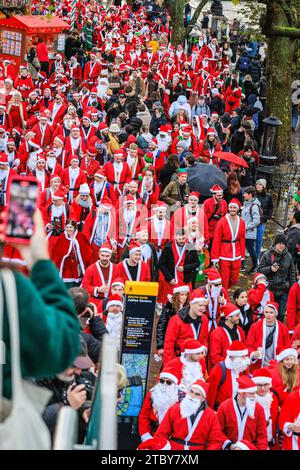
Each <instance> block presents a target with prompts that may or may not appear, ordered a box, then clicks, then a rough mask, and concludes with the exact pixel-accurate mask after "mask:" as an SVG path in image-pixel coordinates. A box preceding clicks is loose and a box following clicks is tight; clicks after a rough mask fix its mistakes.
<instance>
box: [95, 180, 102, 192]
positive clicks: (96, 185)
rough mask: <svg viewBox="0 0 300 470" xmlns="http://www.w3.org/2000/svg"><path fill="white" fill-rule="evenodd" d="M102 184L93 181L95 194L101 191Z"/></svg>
mask: <svg viewBox="0 0 300 470" xmlns="http://www.w3.org/2000/svg"><path fill="white" fill-rule="evenodd" d="M103 184H104V183H100V182H99V181H95V184H94V191H95V193H96V194H98V193H100V191H101V190H102V188H103Z"/></svg>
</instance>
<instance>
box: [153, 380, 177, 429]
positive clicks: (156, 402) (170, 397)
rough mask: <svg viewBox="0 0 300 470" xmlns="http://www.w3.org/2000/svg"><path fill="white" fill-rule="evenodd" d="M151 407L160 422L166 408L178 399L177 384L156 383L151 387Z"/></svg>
mask: <svg viewBox="0 0 300 470" xmlns="http://www.w3.org/2000/svg"><path fill="white" fill-rule="evenodd" d="M151 399H152V403H153V409H154V412H155V414H156V415H157V418H158V422H159V423H161V422H162V420H163V418H164V416H165V414H166V412H167V411H168V409H169V408H170V407H171V406H172V405H174V403H177V401H178V386H177V385H176V384H175V383H173V384H172V385H166V384H161V383H158V384H157V385H155V387H153V388H152V389H151Z"/></svg>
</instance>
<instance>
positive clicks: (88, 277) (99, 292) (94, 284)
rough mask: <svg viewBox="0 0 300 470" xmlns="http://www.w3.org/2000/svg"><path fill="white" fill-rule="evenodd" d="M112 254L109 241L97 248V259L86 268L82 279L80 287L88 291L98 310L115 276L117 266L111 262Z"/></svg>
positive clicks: (106, 296)
mask: <svg viewBox="0 0 300 470" xmlns="http://www.w3.org/2000/svg"><path fill="white" fill-rule="evenodd" d="M112 254H113V250H112V247H111V245H110V243H108V242H107V243H104V244H103V245H102V246H101V248H100V250H99V259H98V260H97V261H96V262H95V263H93V264H91V265H90V266H89V267H88V268H87V270H86V272H85V275H84V277H83V280H82V287H83V288H84V289H86V290H87V292H88V293H89V295H90V300H91V302H93V303H95V304H96V305H97V308H98V310H99V308H100V310H99V311H102V307H103V306H102V301H103V299H105V298H108V295H109V292H110V289H111V286H112V284H113V282H114V281H115V280H116V278H117V266H116V265H115V264H113V263H112V262H111V258H112ZM115 293H117V292H113V293H112V294H113V295H114V294H115Z"/></svg>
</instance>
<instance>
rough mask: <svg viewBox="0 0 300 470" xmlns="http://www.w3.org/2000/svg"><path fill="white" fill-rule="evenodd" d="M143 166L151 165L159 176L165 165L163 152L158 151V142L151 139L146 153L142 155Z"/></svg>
mask: <svg viewBox="0 0 300 470" xmlns="http://www.w3.org/2000/svg"><path fill="white" fill-rule="evenodd" d="M144 163H145V166H148V165H151V166H152V167H153V168H154V170H155V173H156V175H159V174H160V172H161V170H162V168H163V166H164V163H165V152H164V151H163V150H159V148H158V141H157V139H156V138H154V137H153V138H152V139H151V140H150V141H149V144H148V152H147V153H146V154H145V155H144Z"/></svg>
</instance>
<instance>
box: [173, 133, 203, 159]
mask: <svg viewBox="0 0 300 470" xmlns="http://www.w3.org/2000/svg"><path fill="white" fill-rule="evenodd" d="M190 138H191V143H190V145H189V148H188V150H189V152H192V153H193V154H194V156H195V157H198V156H199V146H198V142H197V139H196V137H195V136H194V134H191V136H190ZM182 140H183V141H184V139H182V138H181V137H177V138H176V139H175V140H174V141H173V143H172V146H171V153H175V154H176V153H177V150H176V147H177V144H178V142H181V141H182ZM187 140H188V139H187Z"/></svg>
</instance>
